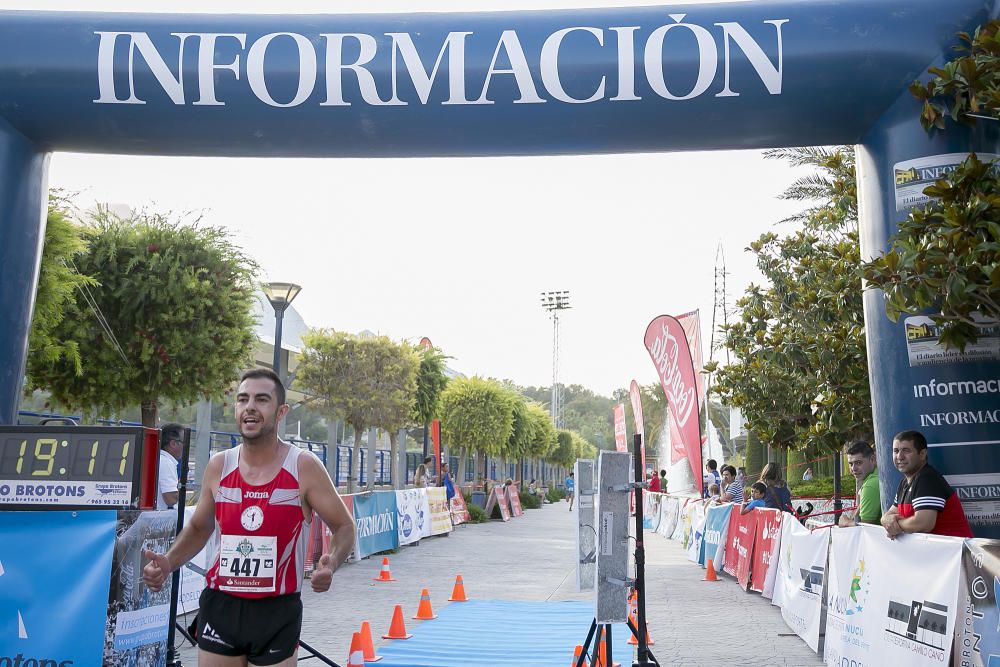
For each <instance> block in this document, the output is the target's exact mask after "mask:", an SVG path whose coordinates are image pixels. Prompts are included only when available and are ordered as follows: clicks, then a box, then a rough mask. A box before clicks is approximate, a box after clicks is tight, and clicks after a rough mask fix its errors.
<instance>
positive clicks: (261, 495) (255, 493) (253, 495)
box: [243, 491, 270, 498]
mask: <svg viewBox="0 0 1000 667" xmlns="http://www.w3.org/2000/svg"><path fill="white" fill-rule="evenodd" d="M243 495H244V497H246V498H267V497H268V496H269V495H270V494H269V493H268V492H267V491H247V492H246V493H244V494H243Z"/></svg>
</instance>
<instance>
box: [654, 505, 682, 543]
mask: <svg viewBox="0 0 1000 667" xmlns="http://www.w3.org/2000/svg"><path fill="white" fill-rule="evenodd" d="M680 509H681V503H680V501H679V500H678V499H677V498H671V497H670V496H663V499H662V500H660V522H659V524H658V525H657V526H656V532H657V533H659V534H660V535H663V536H664V537H670V536H671V535H672V534H673V532H674V529H675V528H677V520H678V518H679V517H680Z"/></svg>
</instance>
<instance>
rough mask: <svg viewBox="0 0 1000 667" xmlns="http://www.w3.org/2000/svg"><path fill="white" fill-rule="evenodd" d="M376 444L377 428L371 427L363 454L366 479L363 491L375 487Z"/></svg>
mask: <svg viewBox="0 0 1000 667" xmlns="http://www.w3.org/2000/svg"><path fill="white" fill-rule="evenodd" d="M376 444H378V429H377V428H374V427H371V428H369V429H368V447H367V451H368V453H367V455H366V456H365V476H366V477H367V479H368V481H367V483H366V484H365V491H371V490H372V489H373V488H375V445H376Z"/></svg>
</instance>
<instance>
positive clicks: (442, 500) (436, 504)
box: [427, 486, 451, 535]
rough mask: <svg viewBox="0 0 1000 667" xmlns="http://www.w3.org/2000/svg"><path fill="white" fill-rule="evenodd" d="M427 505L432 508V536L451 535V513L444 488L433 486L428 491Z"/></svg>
mask: <svg viewBox="0 0 1000 667" xmlns="http://www.w3.org/2000/svg"><path fill="white" fill-rule="evenodd" d="M427 504H428V507H429V508H430V516H431V521H430V523H431V534H433V535H441V534H442V533H450V532H451V511H449V510H448V496H447V494H446V493H445V490H444V487H443V486H432V487H430V488H428V489H427Z"/></svg>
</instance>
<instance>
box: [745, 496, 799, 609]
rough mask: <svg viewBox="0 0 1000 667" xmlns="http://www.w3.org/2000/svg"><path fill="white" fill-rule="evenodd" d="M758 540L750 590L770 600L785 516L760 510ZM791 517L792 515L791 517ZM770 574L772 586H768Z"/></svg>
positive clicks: (755, 542)
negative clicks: (782, 520) (782, 521)
mask: <svg viewBox="0 0 1000 667" xmlns="http://www.w3.org/2000/svg"><path fill="white" fill-rule="evenodd" d="M754 512H755V513H756V514H757V538H756V539H755V540H754V544H753V564H752V565H751V566H750V590H752V591H757V592H758V593H760V594H762V595H763V596H764V597H766V598H768V599H770V598H771V596H772V593H773V591H774V571H775V570H776V569H777V566H778V563H777V559H776V558H775V557H776V556H777V554H778V547H779V545H780V544H781V519H782V517H783V516H784V515H783V514H782V513H781V512H779V511H778V510H774V509H767V508H758V509H755V510H754ZM789 516H791V515H789ZM768 572H770V573H771V578H770V580H771V585H770V586H768V585H767V581H768V576H767V575H768Z"/></svg>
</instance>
